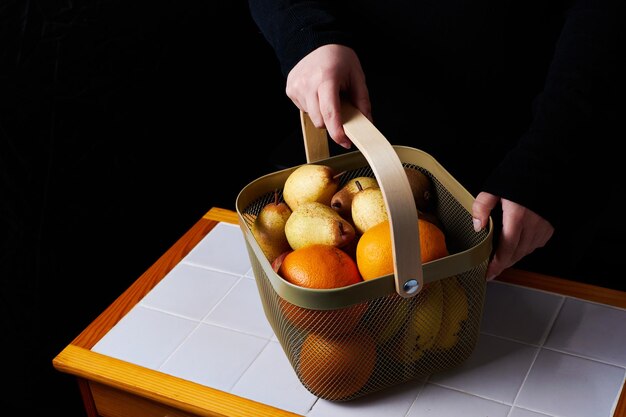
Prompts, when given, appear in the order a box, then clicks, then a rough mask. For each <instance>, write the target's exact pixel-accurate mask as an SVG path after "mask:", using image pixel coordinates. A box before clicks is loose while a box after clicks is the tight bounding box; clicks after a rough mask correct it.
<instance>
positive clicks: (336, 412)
mask: <svg viewBox="0 0 626 417" xmlns="http://www.w3.org/2000/svg"><path fill="white" fill-rule="evenodd" d="M423 384H424V383H423V382H422V381H418V380H415V381H411V382H407V383H405V384H401V385H397V386H394V387H389V388H387V389H385V390H383V391H380V392H375V393H372V394H371V395H367V396H364V397H360V398H357V399H355V400H353V401H348V402H331V401H327V400H322V399H320V400H319V401H318V402H317V403H315V405H314V406H313V409H312V410H311V412H310V413H309V414H307V417H380V416H384V417H403V416H405V415H406V413H407V411H408V410H409V408H410V407H411V404H412V403H413V401H414V400H415V397H416V396H417V395H418V393H419V392H420V390H421V389H422V387H423Z"/></svg>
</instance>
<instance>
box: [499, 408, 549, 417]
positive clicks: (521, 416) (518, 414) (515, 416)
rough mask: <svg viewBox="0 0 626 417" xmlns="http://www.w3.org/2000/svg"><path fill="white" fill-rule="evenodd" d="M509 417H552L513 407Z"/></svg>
mask: <svg viewBox="0 0 626 417" xmlns="http://www.w3.org/2000/svg"><path fill="white" fill-rule="evenodd" d="M509 417H550V416H548V415H547V414H543V413H537V412H535V411H530V410H526V409H524V408H518V407H513V409H512V410H511V414H509Z"/></svg>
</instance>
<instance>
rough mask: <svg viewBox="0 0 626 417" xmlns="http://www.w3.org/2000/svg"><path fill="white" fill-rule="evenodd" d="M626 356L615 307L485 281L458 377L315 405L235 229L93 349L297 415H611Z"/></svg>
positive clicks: (216, 233)
mask: <svg viewBox="0 0 626 417" xmlns="http://www.w3.org/2000/svg"><path fill="white" fill-rule="evenodd" d="M544 343H545V345H544ZM623 346H626V315H625V311H624V310H623V309H616V308H613V307H607V306H604V305H599V304H595V303H590V302H585V301H583V300H578V299H573V298H570V297H564V296H561V295H558V294H552V293H547V292H543V291H538V290H533V289H528V288H523V287H519V286H515V285H511V284H506V283H501V282H497V281H492V282H490V283H489V284H488V286H487V298H486V304H485V308H484V315H483V320H482V323H481V335H480V338H479V342H478V345H477V346H476V349H475V351H474V352H473V354H472V355H471V356H470V358H468V360H467V361H466V362H465V363H464V364H462V365H461V366H460V367H458V368H456V369H453V370H449V371H446V372H444V373H441V374H438V375H433V376H431V378H430V379H429V380H428V382H427V383H424V382H423V381H418V380H415V381H410V382H408V383H405V384H401V385H398V386H393V387H389V388H387V389H385V390H383V391H380V392H376V393H372V394H370V395H368V396H365V397H361V398H357V399H355V400H353V401H349V402H337V403H335V402H330V401H326V400H321V399H317V398H316V397H315V396H314V395H313V394H311V393H310V392H309V391H307V390H306V388H304V386H303V385H302V384H301V383H300V381H299V380H298V378H297V376H296V374H295V371H294V370H293V368H292V367H291V364H290V363H289V361H288V360H287V357H286V355H285V353H284V352H283V350H282V348H281V347H280V344H279V343H278V341H277V339H276V336H275V335H274V333H273V332H272V329H271V327H270V325H269V323H268V321H267V318H266V317H265V314H264V312H263V309H262V305H261V300H260V297H259V295H258V290H257V288H256V282H255V280H254V276H253V273H252V270H251V267H250V262H249V258H248V253H247V251H246V249H245V244H244V238H243V235H242V233H241V231H240V229H239V227H238V226H237V225H230V224H226V223H220V224H218V225H217V226H216V227H215V228H214V229H213V230H212V231H211V232H210V233H209V234H208V235H207V236H206V237H205V238H204V239H202V241H201V242H200V243H199V244H198V245H197V246H196V247H195V248H194V249H193V250H192V251H191V252H190V253H189V254H188V255H187V256H186V257H185V259H183V260H182V261H181V263H180V264H179V265H177V266H176V267H175V268H174V269H172V271H170V273H169V274H168V275H167V276H166V277H164V278H163V280H162V281H161V282H160V283H159V284H158V285H157V286H156V287H155V288H154V289H152V291H150V292H149V293H148V294H147V295H146V297H144V299H143V300H141V302H140V304H138V305H137V306H135V307H134V308H133V309H132V310H131V311H130V312H129V313H128V314H127V315H126V316H125V317H124V318H123V319H122V320H121V321H120V322H119V323H118V324H117V325H116V326H114V327H113V328H112V329H111V331H110V332H109V333H108V334H107V335H105V336H104V337H103V338H102V340H100V342H99V343H98V344H97V345H96V346H94V348H93V350H94V351H96V352H99V353H102V354H105V355H109V356H112V357H116V358H119V359H122V360H126V361H128V362H131V363H135V364H138V365H141V366H145V367H147V368H149V369H155V370H159V371H161V372H164V373H166V374H170V375H174V376H177V377H180V378H183V379H186V380H189V381H194V382H197V383H200V384H203V385H205V386H208V387H212V388H216V389H220V390H224V391H226V392H231V393H233V394H236V395H240V396H242V397H245V398H249V399H252V400H255V401H259V402H262V403H265V404H269V405H272V406H274V407H277V408H280V409H283V410H287V411H290V412H292V413H295V414H296V415H302V416H305V417H357V416H358V417H378V416H385V417H424V416H433V417H459V416H463V417H485V416H489V417H613V416H611V415H610V413H611V411H612V410H613V408H614V407H615V404H616V401H617V399H618V398H619V392H620V389H621V386H622V384H623V382H624V376H625V374H626V349H624V348H623ZM511 407H512V408H511Z"/></svg>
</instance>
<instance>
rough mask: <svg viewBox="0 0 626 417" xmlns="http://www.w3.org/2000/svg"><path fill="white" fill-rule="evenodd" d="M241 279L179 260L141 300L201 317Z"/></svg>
mask: <svg viewBox="0 0 626 417" xmlns="http://www.w3.org/2000/svg"><path fill="white" fill-rule="evenodd" d="M240 279H242V278H241V277H240V276H237V275H232V274H228V273H226V272H220V271H215V270H212V269H206V268H202V267H198V266H192V265H188V264H178V265H176V266H175V267H174V268H173V269H172V270H171V271H170V272H169V273H168V274H167V275H166V276H165V277H164V278H163V279H162V280H161V281H160V282H159V283H158V284H157V285H156V286H155V287H154V288H153V289H152V290H151V291H150V292H149V293H148V294H147V295H146V296H145V297H144V298H143V300H141V305H145V306H149V307H152V308H156V309H159V310H163V311H167V312H171V313H173V314H179V315H182V316H185V317H189V318H192V319H194V320H201V319H202V318H204V316H206V315H207V313H208V312H209V311H210V310H211V309H212V308H213V307H215V305H216V304H217V303H218V301H220V300H221V299H222V298H223V297H224V295H225V294H226V293H227V292H228V291H229V290H230V289H231V288H232V287H233V286H234V285H235V283H236V282H237V281H238V280H240Z"/></svg>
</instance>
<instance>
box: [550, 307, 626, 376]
mask: <svg viewBox="0 0 626 417" xmlns="http://www.w3.org/2000/svg"><path fill="white" fill-rule="evenodd" d="M546 346H547V347H551V348H554V349H557V350H562V351H565V352H571V353H576V354H579V355H582V356H586V357H589V358H593V359H598V360H601V361H605V362H608V363H611V364H615V365H619V366H624V367H626V348H625V346H626V310H623V309H619V308H614V307H610V306H606V305H600V304H595V303H590V302H585V301H581V300H577V299H573V298H568V299H567V300H566V302H565V304H564V305H563V308H562V309H561V312H560V313H559V316H558V318H557V320H556V322H555V324H554V327H553V328H552V331H551V333H550V336H549V337H548V340H547V341H546Z"/></svg>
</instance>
